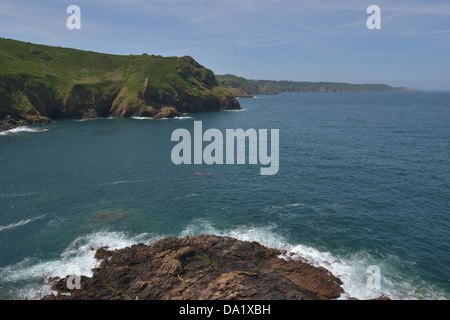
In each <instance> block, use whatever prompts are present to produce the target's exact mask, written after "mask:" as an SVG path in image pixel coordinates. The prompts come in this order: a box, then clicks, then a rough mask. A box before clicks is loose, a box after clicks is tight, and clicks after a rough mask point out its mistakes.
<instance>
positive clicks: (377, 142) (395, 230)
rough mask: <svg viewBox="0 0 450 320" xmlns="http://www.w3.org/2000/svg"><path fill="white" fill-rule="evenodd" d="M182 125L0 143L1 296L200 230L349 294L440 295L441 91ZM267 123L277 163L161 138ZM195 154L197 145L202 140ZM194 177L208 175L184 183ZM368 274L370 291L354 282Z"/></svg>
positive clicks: (444, 198)
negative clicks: (283, 261)
mask: <svg viewBox="0 0 450 320" xmlns="http://www.w3.org/2000/svg"><path fill="white" fill-rule="evenodd" d="M240 103H241V105H242V107H243V108H244V110H243V111H239V112H214V113H203V114H189V117H188V118H186V119H172V120H150V119H142V118H139V119H96V120H89V121H74V120H63V121H57V122H56V123H54V124H50V125H40V126H33V127H31V126H27V127H21V128H17V129H15V130H13V131H9V132H3V133H0V298H1V299H24V298H25V297H27V298H28V299H39V298H40V297H42V295H44V294H46V293H48V292H50V288H49V287H48V286H47V285H46V283H45V279H47V278H48V277H53V276H65V275H68V274H71V272H73V268H74V267H76V268H78V269H79V270H80V272H81V273H82V274H84V275H87V276H89V275H91V269H92V268H93V267H95V266H96V264H97V262H96V261H95V259H94V257H93V256H94V251H93V250H91V249H92V248H93V247H98V246H105V245H107V246H109V247H110V248H113V249H114V248H123V247H126V246H129V245H132V244H135V243H147V244H151V243H152V242H154V241H156V240H158V239H161V238H163V237H167V236H184V235H195V234H199V233H208V234H216V235H227V236H232V237H235V238H238V239H242V240H252V241H253V240H254V241H258V242H260V243H262V244H264V245H266V246H269V247H275V248H280V249H286V250H288V251H291V252H293V253H294V254H295V255H294V257H296V256H302V257H304V258H305V259H307V260H308V261H310V262H311V263H312V264H315V265H320V266H324V267H325V268H328V269H329V270H330V271H332V272H333V273H334V274H335V275H336V276H339V277H340V278H341V279H342V280H343V282H344V285H343V286H344V289H345V290H346V292H347V293H346V294H345V295H343V296H342V297H341V298H342V299H345V298H347V297H349V296H352V297H356V298H360V299H370V298H374V297H378V296H380V295H382V294H383V295H386V296H389V297H391V298H392V299H449V298H450V244H449V240H450V161H449V159H450V93H445V92H420V93H301V94H300V93H284V94H280V95H276V96H257V97H256V98H255V99H241V100H240ZM194 121H202V123H203V130H206V129H208V128H216V129H219V130H221V131H222V132H223V133H225V130H226V129H238V128H242V129H244V130H246V129H249V128H254V129H279V132H280V140H279V141H280V158H279V159H280V165H279V172H278V173H277V174H276V175H273V176H262V175H260V171H259V170H260V167H261V165H259V164H258V165H250V164H245V165H211V166H208V165H180V166H176V165H174V164H173V163H172V161H171V150H172V148H173V147H174V146H175V144H176V143H175V142H172V141H171V134H172V132H173V131H174V130H175V129H178V128H186V129H188V130H189V131H191V132H193V125H194ZM205 145H206V143H205ZM196 172H208V173H214V174H211V175H198V174H195V173H196ZM371 265H376V266H379V268H380V287H379V288H372V287H368V286H367V280H368V277H369V274H368V273H367V268H368V267H369V266H371Z"/></svg>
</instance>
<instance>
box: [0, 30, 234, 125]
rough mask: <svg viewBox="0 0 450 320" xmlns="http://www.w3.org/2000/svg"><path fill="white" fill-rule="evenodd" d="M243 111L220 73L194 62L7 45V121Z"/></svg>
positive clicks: (1, 89)
mask: <svg viewBox="0 0 450 320" xmlns="http://www.w3.org/2000/svg"><path fill="white" fill-rule="evenodd" d="M239 108H240V106H239V103H238V102H237V101H236V100H235V98H234V95H233V94H232V93H231V92H230V91H229V90H227V89H226V88H224V87H221V86H219V85H218V83H217V81H216V79H215V76H214V73H213V72H212V71H211V70H209V69H207V68H205V67H203V66H201V65H200V64H199V63H197V62H196V61H195V60H194V59H193V58H191V57H189V56H184V57H161V56H155V55H147V54H143V55H129V56H121V55H111V54H103V53H96V52H90V51H89V52H88V51H82V50H76V49H68V48H61V47H51V46H45V45H37V44H32V43H26V42H20V41H16V40H10V39H2V38H0V121H1V120H5V119H6V118H7V119H8V121H10V122H14V121H20V122H22V121H24V122H26V123H38V122H45V121H49V120H50V119H64V118H91V117H106V116H114V117H131V116H147V117H159V116H158V114H159V113H160V112H161V111H163V113H164V114H168V115H176V114H178V113H185V112H202V111H219V110H226V109H239ZM168 110H169V111H168Z"/></svg>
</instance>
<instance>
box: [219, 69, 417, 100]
mask: <svg viewBox="0 0 450 320" xmlns="http://www.w3.org/2000/svg"><path fill="white" fill-rule="evenodd" d="M216 79H217V81H218V83H219V84H220V85H222V86H224V87H226V88H228V89H230V90H231V91H233V93H234V94H235V96H237V97H248V96H252V95H254V94H276V93H278V92H375V91H417V90H411V89H407V88H403V87H401V88H395V87H392V86H389V85H386V84H350V83H337V82H304V81H274V80H248V79H245V78H242V77H237V76H235V75H231V74H226V75H217V76H216Z"/></svg>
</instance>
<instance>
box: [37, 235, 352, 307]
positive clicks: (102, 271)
mask: <svg viewBox="0 0 450 320" xmlns="http://www.w3.org/2000/svg"><path fill="white" fill-rule="evenodd" d="M91 250H95V249H94V248H92V249H91ZM95 258H96V259H98V260H100V261H101V263H100V266H99V267H98V268H95V269H93V276H92V277H91V278H88V277H85V276H81V279H80V284H81V289H79V290H77V289H74V290H69V289H68V288H67V283H68V280H69V277H66V278H64V279H60V278H57V279H49V281H51V283H52V290H54V291H56V292H55V294H53V295H47V296H45V297H43V300H174V299H175V300H234V299H263V300H330V299H338V298H339V297H340V296H341V294H343V293H344V290H343V288H342V287H341V285H342V281H341V280H340V279H339V278H337V277H335V276H334V275H332V274H331V273H330V272H329V271H328V270H326V269H324V268H322V267H314V266H312V265H310V264H308V263H306V262H304V261H302V260H301V259H292V258H291V257H289V256H288V255H286V252H283V251H282V250H278V249H272V248H267V247H265V246H263V245H261V244H259V243H258V242H249V241H240V240H237V239H234V238H231V237H221V236H213V235H206V234H200V235H197V236H185V237H182V238H174V237H169V238H165V239H162V240H159V241H157V242H155V243H154V244H152V245H144V244H138V245H132V246H131V247H127V248H124V249H118V250H114V251H109V250H108V248H107V247H101V248H97V249H96V254H95ZM69 281H70V280H69Z"/></svg>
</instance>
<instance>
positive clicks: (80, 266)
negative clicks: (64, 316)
mask: <svg viewBox="0 0 450 320" xmlns="http://www.w3.org/2000/svg"><path fill="white" fill-rule="evenodd" d="M160 238H162V237H157V236H156V237H153V236H150V235H148V234H140V235H137V236H133V237H130V236H128V235H126V234H125V233H122V232H108V231H100V232H96V233H93V234H89V235H86V236H82V237H79V238H77V239H76V240H74V241H73V242H72V243H70V244H69V246H68V247H67V248H66V249H65V250H64V252H63V253H61V255H60V258H59V259H56V260H50V261H35V260H31V259H25V260H23V261H21V262H20V263H17V264H15V265H10V266H7V267H5V268H2V269H0V283H8V282H16V283H21V282H28V283H32V284H29V285H27V286H25V287H21V288H19V289H17V290H15V291H14V292H12V295H13V296H15V297H17V298H19V299H23V298H24V297H25V296H27V297H28V299H39V298H41V297H42V296H43V295H45V294H49V293H51V289H50V285H49V284H47V283H45V282H46V281H45V280H46V279H48V278H50V277H60V278H64V277H66V276H68V275H72V274H73V271H74V270H78V272H79V275H84V276H87V277H91V276H92V269H93V268H95V267H98V265H99V264H100V262H101V261H98V260H97V259H95V258H94V256H95V249H97V248H100V247H103V246H108V247H109V249H110V250H116V249H121V248H125V247H128V246H131V245H133V244H137V243H145V244H150V243H152V242H154V241H156V240H158V239H160Z"/></svg>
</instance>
